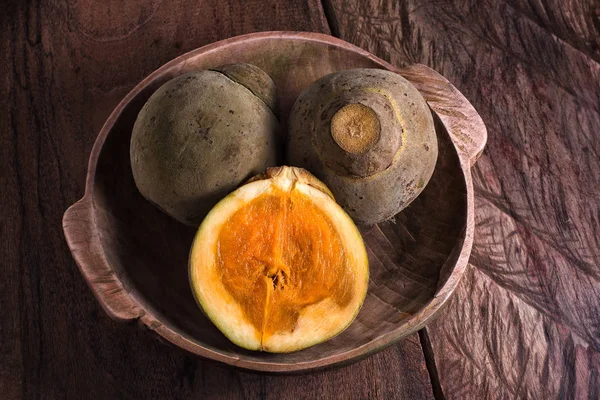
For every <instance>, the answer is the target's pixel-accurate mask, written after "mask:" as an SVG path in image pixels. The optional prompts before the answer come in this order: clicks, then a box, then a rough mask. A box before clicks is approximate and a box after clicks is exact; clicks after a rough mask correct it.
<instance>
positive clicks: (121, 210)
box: [63, 32, 487, 372]
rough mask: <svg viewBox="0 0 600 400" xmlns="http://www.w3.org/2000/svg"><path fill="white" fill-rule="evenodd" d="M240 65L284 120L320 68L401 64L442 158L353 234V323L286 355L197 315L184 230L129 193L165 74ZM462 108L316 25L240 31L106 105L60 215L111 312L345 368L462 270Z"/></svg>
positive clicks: (197, 343)
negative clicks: (367, 272)
mask: <svg viewBox="0 0 600 400" xmlns="http://www.w3.org/2000/svg"><path fill="white" fill-rule="evenodd" d="M232 62H248V63H252V64H255V65H257V66H259V67H260V68H262V69H263V70H265V71H266V72H267V73H268V74H269V75H270V76H271V77H272V78H273V80H274V81H275V83H276V85H277V89H278V96H279V100H280V107H281V113H280V117H281V121H283V122H284V123H285V121H287V117H288V114H289V111H290V109H291V107H292V105H293V103H294V101H295V99H296V97H297V96H298V95H299V93H300V92H301V91H302V90H303V89H304V88H305V87H307V86H308V85H309V84H310V83H312V82H313V81H315V80H316V79H318V78H320V77H321V76H323V75H325V74H328V73H331V72H334V71H338V70H343V69H349V68H360V67H367V68H382V69H388V70H391V71H394V72H397V73H399V74H401V75H402V76H404V77H405V78H407V79H408V80H409V81H411V82H412V83H413V84H414V85H415V86H416V87H417V89H419V90H420V91H421V93H422V94H423V96H424V97H425V99H426V100H427V102H428V103H429V106H430V107H431V109H432V110H433V114H434V119H435V120H436V126H437V134H438V142H439V157H438V161H437V166H436V170H435V173H434V175H433V177H432V179H431V181H430V182H429V184H428V185H427V187H426V189H425V190H424V191H423V193H422V194H421V195H420V196H419V197H418V198H417V200H415V201H414V202H413V203H412V205H411V206H410V207H408V208H407V209H405V210H404V211H402V212H401V213H399V214H398V215H396V217H395V219H394V221H390V222H385V223H381V224H379V225H376V226H372V227H363V228H361V232H362V234H363V237H364V239H365V242H366V244H367V249H368V254H369V261H370V268H371V280H370V284H369V293H368V295H367V298H366V300H365V302H364V305H363V307H362V309H361V311H360V313H359V315H358V317H357V318H356V320H355V321H354V322H353V323H352V325H351V326H350V327H349V328H348V329H347V330H346V331H344V332H343V333H342V334H340V335H339V336H337V337H335V338H333V339H332V340H330V341H328V342H326V343H323V344H320V345H317V346H314V347H311V348H309V349H306V350H302V351H299V352H296V353H291V354H267V353H260V352H250V351H246V350H243V349H240V348H238V347H237V346H235V345H233V344H232V343H231V342H229V341H228V340H227V339H226V338H225V336H223V335H222V334H221V333H220V332H219V331H218V330H217V328H216V327H215V326H214V325H213V324H212V323H211V322H210V321H209V320H208V319H207V317H206V316H205V315H204V314H203V313H202V312H201V311H200V309H199V308H198V306H197V305H196V302H195V301H194V298H193V297H192V292H191V289H190V285H189V282H188V272H187V261H188V253H189V249H190V246H191V243H192V238H193V235H194V233H195V230H194V229H191V228H189V227H186V226H184V225H181V224H179V223H178V222H177V221H175V220H173V219H171V218H170V217H168V216H167V215H165V214H163V213H162V212H160V211H159V210H158V209H156V208H155V207H154V206H152V205H151V204H150V203H149V202H147V201H146V200H145V199H144V198H143V197H142V196H141V195H140V193H139V192H138V190H137V188H136V186H135V184H134V181H133V176H132V173H131V167H130V163H129V141H130V137H131V130H132V127H133V123H134V121H135V119H136V116H137V114H138V111H139V110H140V109H141V108H142V106H143V105H144V103H145V102H146V100H147V99H148V98H149V97H150V95H151V94H152V93H153V92H154V91H155V90H156V89H157V88H158V87H160V86H161V85H162V84H163V83H165V82H166V81H168V80H169V79H171V78H173V77H175V76H177V75H180V74H183V73H185V72H188V71H193V70H201V69H206V68H210V67H216V66H219V65H222V64H227V63H232ZM486 135H487V134H486V129H485V126H484V124H483V122H482V120H481V118H480V117H479V115H478V114H477V112H476V111H475V109H474V108H473V107H472V106H471V104H470V103H469V102H468V101H467V99H465V97H464V96H463V95H462V94H461V93H460V92H459V91H458V90H457V89H456V88H454V87H453V86H452V85H451V84H450V83H449V82H448V81H447V80H446V79H445V78H444V77H442V76H441V75H439V74H438V73H436V72H435V71H433V70H431V69H430V68H428V67H426V66H423V65H411V66H408V67H406V68H401V69H398V68H395V67H394V66H392V65H390V64H388V63H386V62H385V61H383V60H381V59H379V58H377V57H375V56H373V55H371V54H369V53H368V52H366V51H364V50H361V49H360V48H358V47H355V46H353V45H351V44H348V43H346V42H344V41H342V40H339V39H336V38H333V37H330V36H326V35H322V34H316V33H294V32H268V33H256V34H250V35H245V36H239V37H235V38H231V39H228V40H224V41H221V42H217V43H214V44H211V45H208V46H205V47H202V48H200V49H197V50H194V51H192V52H189V53H187V54H184V55H182V56H181V57H178V58H176V59H175V60H173V61H171V62H169V63H167V64H166V65H164V66H162V67H161V68H159V69H158V70H157V71H155V72H154V73H153V74H151V75H150V76H148V77H147V78H146V79H144V80H143V81H142V82H141V83H140V84H139V85H137V86H136V87H135V88H134V89H133V90H132V91H131V92H130V93H129V94H128V95H127V96H126V97H125V98H124V99H123V100H122V101H121V102H120V103H119V105H118V106H117V107H116V109H115V110H114V111H113V112H112V114H111V115H110V117H109V118H108V120H107V121H106V123H105V125H104V127H103V128H102V130H101V131H100V134H99V135H98V138H97V140H96V143H95V145H94V148H93V150H92V154H91V156H90V161H89V167H88V173H87V179H86V190H85V195H84V196H83V198H82V199H81V200H80V201H78V202H77V203H75V204H74V205H73V206H71V207H70V208H69V209H68V210H67V211H66V213H65V215H64V218H63V228H64V232H65V236H66V238H67V242H68V244H69V248H70V249H71V252H72V253H73V257H74V258H75V260H76V261H77V264H78V265H79V268H80V269H81V272H82V274H83V276H84V277H85V279H86V280H87V282H88V284H89V286H90V288H91V289H92V291H93V293H94V295H95V296H96V298H97V299H98V301H99V302H100V304H101V305H102V306H103V308H104V309H105V311H106V312H107V313H108V314H109V315H110V316H111V317H113V318H114V319H116V320H121V321H130V320H136V319H139V320H141V321H142V322H143V324H145V325H146V326H147V327H148V328H150V329H151V330H154V331H155V332H157V333H158V334H159V335H160V336H162V337H164V338H165V339H166V340H168V341H170V342H172V343H174V344H175V345H177V346H179V347H182V348H184V349H186V350H188V351H190V352H192V353H194V354H197V355H200V356H202V357H205V358H207V359H211V360H215V361H218V362H222V363H225V364H230V365H235V366H238V367H241V368H245V369H251V370H260V371H271V372H293V371H307V370H314V369H318V368H323V367H326V366H333V365H338V364H341V363H349V362H351V361H354V360H357V359H359V358H362V357H364V356H366V355H368V354H370V353H373V352H375V351H378V350H381V349H383V348H385V347H387V346H389V345H391V344H393V343H395V342H396V341H398V340H399V339H400V338H402V337H404V336H406V335H408V334H410V333H412V332H414V331H416V330H417V329H419V328H421V327H423V326H424V324H425V323H427V322H428V321H429V320H431V318H432V317H433V316H434V315H435V314H436V312H438V311H439V310H440V308H441V307H442V306H443V304H444V303H445V302H446V300H447V299H448V297H449V296H450V294H451V293H452V292H453V291H454V289H455V288H456V287H457V285H458V282H459V280H460V278H461V276H462V275H463V272H464V271H465V268H466V266H467V261H468V258H469V254H470V251H471V245H472V243H473V225H474V223H473V213H474V209H473V186H472V181H471V171H470V168H471V166H472V165H473V163H474V162H475V160H476V158H477V157H478V155H479V154H480V153H481V151H482V150H483V147H484V145H485V142H486Z"/></svg>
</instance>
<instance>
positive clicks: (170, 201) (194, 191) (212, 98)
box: [130, 63, 280, 225]
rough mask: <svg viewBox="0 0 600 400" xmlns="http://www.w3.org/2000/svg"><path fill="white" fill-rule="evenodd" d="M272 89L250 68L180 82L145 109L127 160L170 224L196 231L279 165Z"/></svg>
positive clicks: (268, 80) (268, 81)
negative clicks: (229, 197) (251, 180)
mask: <svg viewBox="0 0 600 400" xmlns="http://www.w3.org/2000/svg"><path fill="white" fill-rule="evenodd" d="M276 104H277V103H276V96H275V84H274V83H273V81H272V80H271V78H270V77H269V76H268V75H267V74H266V73H265V72H264V71H262V70H261V69H259V68H258V67H256V66H254V65H250V64H242V63H240V64H231V65H226V66H223V67H219V68H216V69H214V70H205V71H196V72H190V73H186V74H184V75H181V76H178V77H176V78H174V79H172V80H170V81H168V82H167V83H165V84H164V85H162V86H161V87H160V88H159V89H158V90H157V91H156V92H155V93H154V94H153V95H152V96H151V97H150V99H149V100H148V101H147V103H146V104H145V105H144V107H143V108H142V110H141V111H140V113H139V114H138V117H137V120H136V122H135V125H134V127H133V133H132V137H131V147H130V157H131V168H132V170H133V177H134V179H135V183H136V186H137V187H138V189H139V191H140V192H141V194H142V195H143V196H144V197H145V198H146V199H148V200H149V201H151V202H152V203H154V204H155V205H156V206H157V207H159V208H160V209H162V210H163V211H164V212H166V213H167V214H169V215H171V216H172V217H173V218H175V219H177V220H179V221H181V222H183V223H185V224H188V225H198V224H199V223H200V222H201V221H202V219H203V218H204V216H205V215H206V213H208V211H209V210H210V209H211V208H212V207H213V206H214V205H215V204H216V203H217V202H218V201H219V200H220V199H221V198H223V197H224V196H225V195H226V194H228V193H229V192H231V191H232V190H234V189H235V188H236V187H238V186H239V185H240V184H241V183H242V182H244V181H245V180H246V179H248V177H250V176H253V175H255V174H257V173H259V172H261V171H264V170H265V168H267V167H270V166H274V165H276V163H277V150H278V141H279V135H280V134H279V121H278V119H277V117H276V114H275V109H276Z"/></svg>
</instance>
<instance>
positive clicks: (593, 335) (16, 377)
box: [0, 0, 600, 399]
mask: <svg viewBox="0 0 600 400" xmlns="http://www.w3.org/2000/svg"><path fill="white" fill-rule="evenodd" d="M5 3H6V4H3V6H2V8H3V10H2V12H0V21H1V23H0V50H1V51H0V54H2V55H3V56H4V62H2V63H0V94H1V95H2V102H1V105H0V110H1V115H2V117H1V118H0V132H1V133H2V136H1V137H0V152H1V155H0V177H1V179H2V180H1V186H0V188H1V190H2V195H1V196H0V210H2V211H1V215H2V220H1V224H0V241H1V243H2V253H1V256H2V273H1V275H0V393H1V394H0V397H2V398H4V399H16V398H26V399H29V398H41V399H55V398H74V399H80V398H83V399H107V398H127V399H129V398H131V399H142V398H153V399H154V398H156V399H162V398H188V397H195V398H272V399H285V398H289V399H297V398H316V397H321V396H322V397H324V398H340V399H350V398H382V399H391V398H394V399H422V398H423V399H429V398H443V397H446V398H458V399H470V398H472V399H487V398H490V399H513V398H531V399H545V398H561V399H563V398H564V399H571V398H573V399H584V398H589V399H598V398H600V64H599V63H600V3H598V1H597V0H596V1H595V0H566V1H559V0H528V1H525V0H498V1H493V0H482V1H476V0H471V1H458V2H450V1H417V0H412V1H402V0H391V1H383V0H363V1H357V0H324V1H323V3H321V2H319V0H301V1H299V0H279V1H266V2H265V1H262V0H229V1H222V0H204V1H189V0H186V1H184V0H178V1H162V0H144V1H138V2H136V3H135V4H134V2H129V3H128V4H126V5H121V4H119V3H120V2H117V1H113V0H104V1H92V0H72V1H69V2H61V1H48V2H42V3H41V4H40V3H39V2H37V1H31V2H27V4H25V2H18V1H11V0H9V1H8V2H5ZM262 30H301V31H317V32H324V33H331V34H333V35H335V36H338V37H341V38H342V39H345V40H347V41H349V42H351V43H354V44H356V45H358V46H360V47H363V48H364V49H367V50H369V51H371V52H373V53H375V54H377V55H378V56H380V57H382V58H384V59H386V60H388V61H390V62H392V63H394V64H396V65H403V64H406V63H414V62H420V63H424V64H427V65H429V66H430V67H432V68H434V69H436V70H437V71H439V72H440V73H442V74H443V75H445V76H446V77H447V78H448V79H449V80H450V81H452V82H453V83H454V84H455V85H456V86H457V87H458V88H459V89H460V90H461V91H462V92H463V93H464V94H465V95H466V96H467V98H468V99H469V100H470V101H471V102H472V103H473V105H474V106H475V108H476V109H477V110H478V111H479V112H480V114H481V116H482V117H483V119H484V121H485V123H486V124H487V127H488V131H489V141H488V147H487V149H486V151H485V152H484V154H483V156H482V157H481V159H480V160H479V162H478V163H477V166H476V167H475V170H474V184H475V190H476V197H477V201H476V207H477V209H476V220H477V229H476V238H475V244H474V248H473V254H472V257H471V265H470V267H469V271H468V273H467V274H466V276H465V278H464V279H463V282H462V283H461V286H460V288H459V289H458V290H457V292H456V293H455V295H454V296H453V298H452V300H451V301H450V304H449V306H448V308H447V309H446V311H445V312H444V313H443V314H442V315H441V316H440V317H439V319H437V320H436V321H435V322H433V323H432V324H431V325H430V326H429V327H428V328H426V329H425V330H423V331H421V332H420V333H419V334H418V335H416V334H415V335H413V336H412V337H409V338H408V339H406V340H404V341H402V342H401V343H399V344H397V345H395V346H393V347H391V348H388V349H387V350H385V351H382V352H381V353H379V354H377V355H374V356H372V357H369V358H367V359H365V360H363V361H360V362H358V363H356V364H353V365H351V366H348V367H345V368H341V369H338V370H335V371H329V372H321V373H314V374H309V375H305V376H269V375H259V374H253V373H247V372H239V371H235V370H232V369H227V368H223V367H220V366H216V365H214V364H210V363H207V362H205V361H202V360H199V359H197V358H194V357H192V356H190V355H188V354H185V353H183V352H182V351H180V350H177V349H174V348H171V347H167V346H164V345H162V344H161V343H160V342H158V341H157V340H156V339H155V338H154V337H153V336H151V335H149V334H148V333H147V332H145V331H144V330H143V329H142V328H140V327H139V326H135V325H134V326H130V325H120V324H118V323H115V322H113V321H112V320H110V319H109V318H108V317H106V315H105V314H104V313H103V312H102V310H101V309H100V307H99V306H98V304H97V302H96V301H95V300H94V298H93V297H92V294H91V292H90V290H89V289H88V288H87V286H86V284H85V282H84V280H83V278H82V277H81V275H80V273H79V271H78V269H77V267H76V265H75V263H74V261H73V259H72V258H71V255H70V253H69V250H68V249H67V246H66V243H65V240H64V238H63V234H62V229H61V217H62V214H63V212H64V211H65V209H66V208H67V206H68V205H70V204H71V203H73V202H74V201H76V200H77V199H79V198H80V197H81V195H82V193H83V190H84V176H85V171H86V167H87V159H88V155H89V153H90V151H91V148H92V144H93V143H94V139H95V137H96V134H97V133H98V131H99V129H100V127H101V125H102V123H103V122H104V120H105V119H106V117H107V116H108V114H109V112H110V111H111V109H112V108H113V107H114V106H115V105H116V103H117V102H118V101H119V100H120V99H121V98H122V97H123V96H124V94H125V93H127V92H128V91H129V90H130V89H131V88H132V87H133V86H134V85H135V84H136V83H137V82H138V81H140V80H141V79H142V78H143V77H145V76H146V75H148V74H149V73H150V72H152V71H153V70H154V69H155V68H157V67H158V66H160V65H161V64H163V63H165V62H166V61H168V60H170V59H171V58H173V57H175V56H177V55H179V54H182V53H184V52H186V51H188V50H191V49H194V48H196V47H199V46H202V45H205V44H208V43H211V42H214V41H216V40H220V39H224V38H228V37H231V36H235V35H239V34H243V33H248V32H254V31H262Z"/></svg>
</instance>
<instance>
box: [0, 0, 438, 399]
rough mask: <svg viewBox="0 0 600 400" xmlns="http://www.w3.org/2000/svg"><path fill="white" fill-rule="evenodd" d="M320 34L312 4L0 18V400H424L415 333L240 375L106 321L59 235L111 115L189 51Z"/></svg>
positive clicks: (170, 5) (64, 8)
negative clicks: (314, 364) (294, 33)
mask: <svg viewBox="0 0 600 400" xmlns="http://www.w3.org/2000/svg"><path fill="white" fill-rule="evenodd" d="M276 29H287V30H310V31H321V32H327V31H328V28H327V25H326V21H325V19H324V17H323V14H322V12H321V8H320V5H319V3H318V2H315V1H303V2H297V1H277V2H267V3H266V4H265V2H262V1H260V2H259V1H243V2H240V1H226V2H221V1H210V0H209V1H203V2H192V1H171V2H164V1H162V2H161V1H139V2H135V3H131V4H128V5H126V6H123V5H122V4H121V3H120V2H114V1H103V2H92V1H71V2H44V3H40V2H36V1H32V2H27V3H26V2H16V1H8V2H5V3H4V4H3V10H2V12H1V13H0V50H1V51H2V54H4V55H5V60H8V61H7V62H3V63H0V73H1V76H2V78H1V79H0V94H2V96H3V98H4V99H5V101H3V102H2V104H1V105H0V110H2V111H3V115H4V117H3V118H0V133H1V135H0V141H1V142H0V144H1V145H0V179H1V180H0V184H1V185H0V187H1V188H2V191H3V192H2V196H0V207H1V209H2V214H1V215H2V218H1V224H0V240H1V242H2V247H1V249H2V252H1V255H2V260H3V261H2V273H1V277H2V279H0V315H1V317H0V392H1V393H2V396H1V397H2V398H4V399H19V398H24V399H30V398H48V399H53V398H69V399H70V398H73V399H79V398H82V397H85V398H90V399H96V398H97V399H106V398H124V399H129V398H131V399H141V398H190V397H199V398H204V397H206V398H231V399H235V398H267V397H268V398H315V397H317V396H319V395H323V396H326V397H327V398H344V399H346V398H407V399H420V398H422V399H429V398H432V392H431V386H430V383H429V378H428V376H427V371H426V369H425V366H424V362H423V355H422V352H421V347H420V343H419V340H418V337H417V335H413V336H411V337H410V338H409V339H407V340H405V341H403V342H402V343H400V344H399V345H397V346H394V347H391V348H389V349H387V350H385V351H384V352H382V353H379V354H377V355H375V356H373V357H370V358H368V359H366V360H364V361H361V362H359V363H357V364H354V365H352V366H349V367H347V368H343V369H340V370H337V371H332V372H323V373H316V374H311V375H307V376H302V377H300V376H298V377H273V376H268V375H258V374H252V373H242V372H239V371H236V370H232V369H225V368H221V367H218V366H215V365H212V364H210V363H206V362H204V361H201V360H199V359H197V358H196V357H192V356H190V355H188V354H186V353H183V352H181V351H179V350H177V349H173V348H171V347H167V346H164V345H161V343H160V342H159V341H157V340H156V339H155V338H154V337H153V335H152V333H151V332H149V331H147V330H145V328H142V327H141V326H137V325H121V324H118V323H115V322H114V321H113V320H111V319H109V318H108V316H107V315H106V314H105V313H104V312H103V310H102V309H101V308H100V306H99V304H98V302H97V301H96V300H95V299H94V298H93V296H92V294H91V292H90V290H89V288H88V287H87V285H86V283H85V281H84V279H83V278H82V276H81V274H80V273H79V271H78V269H77V267H76V265H75V262H74V261H73V259H72V257H71V254H70V252H69V250H68V248H67V245H66V243H65V242H64V238H63V235H62V232H61V218H62V214H63V212H64V210H65V209H66V207H67V206H68V205H70V204H72V203H73V202H74V201H76V200H77V199H79V198H80V197H81V195H82V194H83V191H84V183H85V173H86V168H87V160H88V156H89V153H90V151H91V148H92V145H93V143H94V140H95V138H96V135H97V133H98V131H99V130H100V128H101V126H102V124H103V123H104V121H105V120H106V118H107V116H108V114H109V113H110V111H111V110H112V109H113V108H114V106H115V105H116V104H117V103H118V102H119V101H120V100H121V98H122V97H123V96H124V95H125V94H126V93H127V92H128V91H129V90H130V89H131V88H132V87H133V86H134V85H135V84H137V83H138V82H139V81H140V80H141V79H142V78H143V77H145V76H146V75H147V74H148V73H150V72H151V71H153V70H154V69H155V68H157V67H158V66H160V65H162V64H163V63H164V62H166V61H168V60H170V59H172V58H173V57H175V56H177V55H179V54H182V53H183V52H185V51H188V50H191V49H193V48H196V47H199V46H202V45H205V44H207V43H211V42H213V41H215V40H219V39H224V38H227V37H230V36H234V35H238V34H242V33H247V32H252V31H257V30H276Z"/></svg>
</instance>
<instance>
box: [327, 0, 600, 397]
mask: <svg viewBox="0 0 600 400" xmlns="http://www.w3.org/2000/svg"><path fill="white" fill-rule="evenodd" d="M333 4H334V8H335V10H336V18H337V26H338V29H339V32H340V34H341V37H342V38H343V39H345V40H348V41H350V42H352V43H354V44H357V45H359V46H361V47H363V48H365V49H367V50H370V51H373V52H375V53H377V54H378V55H380V56H382V57H384V58H386V59H388V60H390V61H391V62H393V63H396V64H401V63H404V62H421V63H424V64H427V65H429V66H431V67H432V68H434V69H436V70H437V71H439V72H440V73H442V74H443V75H444V76H446V77H447V78H448V79H449V80H450V81H451V82H453V83H454V84H455V85H456V86H457V88H458V89H459V90H461V91H462V92H463V93H464V94H465V96H467V98H469V100H470V101H471V102H472V104H473V105H474V106H475V108H476V109H477V110H478V111H479V113H480V114H481V116H482V118H483V120H484V122H485V123H486V125H487V128H488V133H489V137H488V145H487V148H486V150H485V151H484V153H483V156H482V157H481V158H480V160H479V161H478V163H477V164H476V166H475V169H474V172H473V181H474V186H475V195H476V203H475V207H476V213H475V215H476V229H475V241H474V247H473V253H472V256H471V270H470V271H469V273H468V274H467V277H466V279H464V280H463V282H462V283H461V286H462V287H461V288H459V290H458V291H457V293H455V296H454V297H453V298H452V300H451V302H450V305H449V306H448V309H447V311H446V312H445V313H443V314H442V316H440V318H439V319H438V320H437V321H436V322H434V323H433V324H431V325H430V326H429V327H428V328H427V329H426V333H427V335H428V338H429V342H430V346H431V347H430V348H428V349H427V350H428V351H429V352H430V353H431V355H432V357H433V358H434V359H435V367H436V371H437V373H436V380H438V381H439V383H440V386H441V389H442V391H443V393H444V394H445V396H446V397H447V398H477V399H482V398H493V399H496V398H503V399H504V398H506V399H512V398H561V399H563V398H564V399H570V398H577V399H584V398H589V399H597V398H599V396H600V353H599V352H600V267H599V265H600V240H599V237H600V236H599V235H598V233H599V232H600V214H599V211H600V208H599V207H600V174H599V173H598V171H599V170H600V169H599V167H600V165H599V164H600V157H599V154H600V64H598V61H600V60H599V57H598V54H599V53H598V51H599V49H600V47H599V38H600V23H599V22H600V14H599V11H600V3H598V2H597V1H566V2H558V1H542V0H533V1H506V0H501V1H458V2H428V3H426V4H423V2H419V1H395V2H384V1H378V0H371V1H366V2H360V3H359V2H356V1H349V0H336V1H334V2H333Z"/></svg>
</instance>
